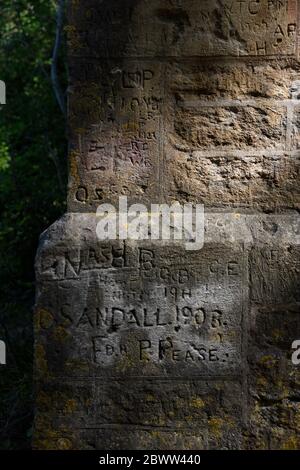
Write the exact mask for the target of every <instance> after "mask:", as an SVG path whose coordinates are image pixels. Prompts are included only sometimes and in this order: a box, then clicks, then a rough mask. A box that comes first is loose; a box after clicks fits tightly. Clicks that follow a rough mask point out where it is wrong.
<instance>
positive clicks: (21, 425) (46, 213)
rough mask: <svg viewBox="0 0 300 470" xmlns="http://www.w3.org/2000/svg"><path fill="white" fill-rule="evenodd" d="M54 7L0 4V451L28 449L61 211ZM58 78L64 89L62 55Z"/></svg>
mask: <svg viewBox="0 0 300 470" xmlns="http://www.w3.org/2000/svg"><path fill="white" fill-rule="evenodd" d="M56 6H57V5H56V2H53V1H51V0H1V7H0V8H1V10H0V79H1V80H3V81H4V82H5V83H6V88H7V104H6V105H5V106H1V107H0V213H1V215H0V339H2V340H4V341H5V342H6V345H7V348H8V351H7V355H8V357H7V366H0V449H7V448H9V449H14V448H15V449H21V448H28V447H30V438H31V433H32V415H33V393H32V351H33V336H32V316H33V305H34V270H33V265H34V257H35V252H36V249H37V244H38V238H39V235H40V234H41V233H42V231H43V230H45V229H46V228H47V227H48V226H49V225H50V224H51V223H52V222H53V221H54V220H55V219H57V218H58V217H59V216H60V215H61V214H62V213H63V212H64V210H65V207H64V201H65V199H66V197H65V181H66V153H67V150H66V133H65V121H64V116H63V114H62V113H61V111H60V108H59V106H58V104H57V102H56V99H55V96H54V93H53V87H52V83H51V78H50V77H51V73H50V69H51V57H52V51H53V45H54V40H55V34H56V15H55V10H56ZM58 73H59V77H60V80H61V81H62V86H63V88H64V89H65V88H66V76H67V74H66V69H65V60H64V47H62V48H60V54H59V61H58Z"/></svg>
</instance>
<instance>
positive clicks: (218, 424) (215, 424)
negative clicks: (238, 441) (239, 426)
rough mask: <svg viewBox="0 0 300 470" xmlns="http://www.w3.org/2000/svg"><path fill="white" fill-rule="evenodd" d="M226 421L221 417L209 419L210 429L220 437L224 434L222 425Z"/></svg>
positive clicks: (215, 435)
mask: <svg viewBox="0 0 300 470" xmlns="http://www.w3.org/2000/svg"><path fill="white" fill-rule="evenodd" d="M223 425H224V422H223V420H222V419H221V418H211V419H209V420H208V426H209V431H210V433H211V434H213V436H214V437H217V438H220V437H221V436H222V427H223Z"/></svg>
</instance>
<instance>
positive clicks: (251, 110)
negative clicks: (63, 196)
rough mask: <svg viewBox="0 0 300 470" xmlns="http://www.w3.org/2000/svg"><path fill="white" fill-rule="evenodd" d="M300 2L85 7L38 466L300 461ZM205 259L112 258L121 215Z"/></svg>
mask: <svg viewBox="0 0 300 470" xmlns="http://www.w3.org/2000/svg"><path fill="white" fill-rule="evenodd" d="M298 11H299V9H298V1H297V0H257V1H249V0H184V1H180V0H151V1H146V0H122V1H121V0H103V1H99V0H98V1H97V0H85V1H84V2H83V1H80V0H72V1H70V6H69V23H68V26H67V28H66V29H67V34H68V46H69V70H70V86H69V112H68V116H69V141H70V152H69V161H70V178H69V191H68V213H67V214H65V215H64V216H63V217H62V218H61V219H60V220H59V221H57V222H56V223H55V224H54V225H53V226H51V227H50V228H49V229H48V230H47V231H46V232H45V233H44V234H43V235H42V236H41V241H40V246H39V251H38V255H37V260H36V272H37V302H36V314H35V318H36V329H35V338H36V348H35V357H36V377H37V384H36V389H37V409H36V419H35V432H34V446H35V448H37V449H220V448H222V449H237V448H239V449H279V448H284V449H289V448H299V447H300V434H299V431H300V407H299V401H300V391H299V385H300V373H299V367H298V368H297V366H295V365H293V364H292V361H291V344H292V342H293V341H294V340H295V339H298V338H299V339H300V316H299V314H300V311H299V301H300V290H299V284H300V282H299V272H300V256H299V255H300V253H299V252H300V248H299V241H300V236H299V228H300V227H299V215H298V213H299V212H298V211H299V202H300V198H299V155H300V133H299V132H300V131H299V128H300V126H299V125H300V101H299V100H300V76H299V73H300V63H299V61H298V58H299V57H298V45H299V36H298ZM121 195H126V196H128V202H129V203H136V202H140V203H143V204H148V205H150V204H152V203H167V204H171V203H172V202H174V201H178V202H180V203H182V204H183V203H186V202H193V203H199V204H200V203H201V204H204V205H205V245H204V247H203V249H202V250H199V251H187V250H186V249H185V247H184V244H180V243H177V244H174V243H171V242H170V243H168V242H165V243H163V244H162V243H161V242H160V241H157V242H155V241H150V240H148V241H144V242H133V241H114V242H100V241H99V240H98V239H97V237H96V223H97V220H96V216H95V213H96V209H97V207H98V205H99V204H101V203H103V202H109V203H113V204H115V205H117V204H118V198H119V196H121Z"/></svg>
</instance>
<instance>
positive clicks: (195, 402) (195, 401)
mask: <svg viewBox="0 0 300 470" xmlns="http://www.w3.org/2000/svg"><path fill="white" fill-rule="evenodd" d="M191 406H192V407H193V408H197V409H201V408H204V407H205V403H204V401H203V400H202V398H199V397H195V398H192V400H191Z"/></svg>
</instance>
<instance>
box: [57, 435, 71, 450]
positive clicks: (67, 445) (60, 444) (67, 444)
mask: <svg viewBox="0 0 300 470" xmlns="http://www.w3.org/2000/svg"><path fill="white" fill-rule="evenodd" d="M72 447H73V446H72V442H71V441H70V439H66V438H61V439H58V441H57V448H58V450H70V449H72Z"/></svg>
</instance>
